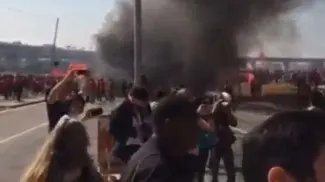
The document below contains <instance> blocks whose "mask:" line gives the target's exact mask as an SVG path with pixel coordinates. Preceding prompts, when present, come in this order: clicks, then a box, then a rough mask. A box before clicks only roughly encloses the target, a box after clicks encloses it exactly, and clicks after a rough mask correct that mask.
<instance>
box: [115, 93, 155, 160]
mask: <svg viewBox="0 0 325 182" xmlns="http://www.w3.org/2000/svg"><path fill="white" fill-rule="evenodd" d="M110 134H111V135H112V136H113V137H114V139H115V146H114V148H113V151H112V152H113V156H115V157H117V158H118V159H120V160H122V161H123V162H124V163H127V162H128V160H129V159H130V157H131V156H132V155H133V153H135V152H136V151H137V150H138V149H139V148H140V147H141V146H142V145H143V143H145V142H146V141H147V140H148V139H149V138H150V136H151V135H152V129H151V109H150V105H149V95H148V92H147V91H146V89H144V88H142V87H134V88H132V89H131V91H130V93H129V96H128V98H126V99H125V100H124V101H123V102H122V103H121V105H120V106H118V107H117V108H116V109H115V110H114V111H113V112H112V116H111V122H110Z"/></svg>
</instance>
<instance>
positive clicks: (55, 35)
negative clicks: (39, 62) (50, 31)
mask: <svg viewBox="0 0 325 182" xmlns="http://www.w3.org/2000/svg"><path fill="white" fill-rule="evenodd" d="M59 23H60V19H59V18H56V22H55V27H54V36H53V45H52V51H51V63H52V66H56V65H55V59H56V56H55V52H56V40H57V37H58V30H59Z"/></svg>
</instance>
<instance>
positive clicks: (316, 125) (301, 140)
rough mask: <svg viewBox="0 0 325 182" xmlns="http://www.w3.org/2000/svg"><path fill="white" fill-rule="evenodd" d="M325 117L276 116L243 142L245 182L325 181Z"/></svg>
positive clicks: (297, 113)
mask: <svg viewBox="0 0 325 182" xmlns="http://www.w3.org/2000/svg"><path fill="white" fill-rule="evenodd" d="M324 121H325V113H324V112H319V111H292V112H283V113H279V114H275V115H274V116H272V117H270V118H269V119H267V120H266V121H265V122H263V123H262V124H261V125H260V126H258V127H256V128H254V129H253V130H252V131H251V132H250V133H248V134H247V135H246V136H245V138H244V140H243V160H242V173H243V177H244V181H245V182H309V181H313V182H322V181H325V176H324V166H325V132H324V131H325V122H324Z"/></svg>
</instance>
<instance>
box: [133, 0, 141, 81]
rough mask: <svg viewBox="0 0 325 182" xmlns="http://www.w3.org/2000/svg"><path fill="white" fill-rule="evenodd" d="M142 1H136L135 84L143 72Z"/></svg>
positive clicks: (134, 22)
mask: <svg viewBox="0 0 325 182" xmlns="http://www.w3.org/2000/svg"><path fill="white" fill-rule="evenodd" d="M141 14H142V13H141V0H134V21H133V24H134V29H133V31H134V34H133V35H134V61H133V76H134V83H135V84H139V77H140V75H139V73H140V72H141V69H140V68H141V60H142V32H141V31H142V30H141V29H142V18H141Z"/></svg>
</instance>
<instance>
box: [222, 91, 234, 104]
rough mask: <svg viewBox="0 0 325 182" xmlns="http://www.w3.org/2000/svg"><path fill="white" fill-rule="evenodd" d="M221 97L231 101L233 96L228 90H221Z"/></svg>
mask: <svg viewBox="0 0 325 182" xmlns="http://www.w3.org/2000/svg"><path fill="white" fill-rule="evenodd" d="M220 97H221V99H223V100H224V101H225V102H231V100H232V98H231V95H230V94H228V93H227V92H221V94H220Z"/></svg>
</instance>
